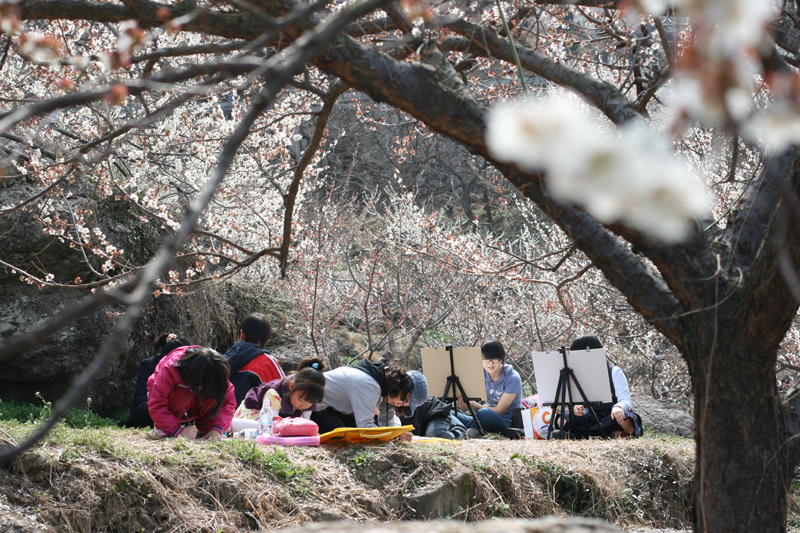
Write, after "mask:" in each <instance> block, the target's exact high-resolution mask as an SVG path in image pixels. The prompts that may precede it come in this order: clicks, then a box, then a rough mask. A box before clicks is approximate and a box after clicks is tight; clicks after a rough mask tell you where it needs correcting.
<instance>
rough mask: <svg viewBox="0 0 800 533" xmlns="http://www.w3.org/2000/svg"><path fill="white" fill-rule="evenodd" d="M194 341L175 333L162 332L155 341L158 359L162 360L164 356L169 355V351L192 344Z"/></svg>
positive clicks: (154, 348) (154, 347) (154, 349)
mask: <svg viewBox="0 0 800 533" xmlns="http://www.w3.org/2000/svg"><path fill="white" fill-rule="evenodd" d="M191 345H192V341H190V340H189V339H187V338H186V337H179V336H178V335H176V334H174V333H166V332H164V333H162V334H161V335H159V336H158V337H157V338H156V340H154V341H153V352H155V353H156V355H158V360H159V361H160V360H161V358H162V357H164V356H165V355H167V354H168V353H169V352H171V351H172V350H174V349H175V348H180V347H181V346H191Z"/></svg>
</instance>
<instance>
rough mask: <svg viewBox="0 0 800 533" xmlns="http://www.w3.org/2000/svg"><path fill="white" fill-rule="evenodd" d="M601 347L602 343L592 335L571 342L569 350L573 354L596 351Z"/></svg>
mask: <svg viewBox="0 0 800 533" xmlns="http://www.w3.org/2000/svg"><path fill="white" fill-rule="evenodd" d="M602 347H603V343H601V342H600V339H598V338H597V337H595V336H594V335H586V336H585V337H581V338H579V339H575V340H574V341H572V344H570V346H569V349H570V351H573V352H574V351H576V350H596V349H598V348H602Z"/></svg>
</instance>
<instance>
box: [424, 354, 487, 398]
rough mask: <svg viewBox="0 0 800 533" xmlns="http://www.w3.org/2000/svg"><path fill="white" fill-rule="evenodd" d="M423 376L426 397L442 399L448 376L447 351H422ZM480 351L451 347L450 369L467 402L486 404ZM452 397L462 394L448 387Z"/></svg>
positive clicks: (449, 394)
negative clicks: (468, 400) (451, 368)
mask: <svg viewBox="0 0 800 533" xmlns="http://www.w3.org/2000/svg"><path fill="white" fill-rule="evenodd" d="M421 353H422V373H423V374H424V375H425V379H427V380H428V394H432V395H434V396H437V397H441V396H442V394H444V389H445V387H446V386H447V378H448V377H449V376H450V352H448V351H447V349H446V348H422V350H421ZM481 359H483V358H482V357H481V349H480V348H455V347H454V348H453V368H454V369H455V374H456V376H458V380H459V381H460V382H461V386H462V387H464V392H465V393H466V394H467V397H468V398H469V399H470V400H475V401H484V402H485V401H486V382H485V380H484V378H483V363H481ZM447 395H448V396H449V397H451V398H455V397H456V396H460V395H461V393H460V392H459V391H458V390H457V389H454V387H450V390H449V391H448V393H447Z"/></svg>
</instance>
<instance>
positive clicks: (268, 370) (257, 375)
mask: <svg viewBox="0 0 800 533" xmlns="http://www.w3.org/2000/svg"><path fill="white" fill-rule="evenodd" d="M270 335H272V324H270V323H269V319H267V317H266V316H264V315H262V314H261V313H250V314H249V315H247V316H246V317H244V320H242V323H241V324H240V325H239V341H238V342H237V343H236V344H234V345H233V346H231V347H230V349H228V351H227V352H225V357H227V358H228V362H229V363H230V365H231V383H233V386H234V389H235V391H236V405H239V404H240V403H242V401H244V397H245V395H247V392H248V391H249V390H250V389H251V388H253V387H256V386H258V385H260V384H261V383H267V382H269V381H273V380H276V379H283V378H285V377H286V374H284V372H283V369H282V368H281V365H280V363H278V361H277V360H276V359H275V358H274V357H272V356H271V355H269V354H268V353H267V351H266V350H265V349H264V346H266V345H267V343H268V342H269V337H270Z"/></svg>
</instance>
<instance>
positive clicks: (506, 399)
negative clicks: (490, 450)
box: [454, 340, 522, 438]
mask: <svg viewBox="0 0 800 533" xmlns="http://www.w3.org/2000/svg"><path fill="white" fill-rule="evenodd" d="M481 357H482V363H483V378H484V382H485V384H486V405H483V404H480V403H478V402H475V401H472V400H470V402H469V403H470V405H471V406H472V408H473V409H474V410H475V416H476V417H477V418H478V420H479V421H480V423H481V427H482V428H483V430H484V431H488V432H490V433H499V434H500V435H504V436H506V437H509V438H519V437H518V435H516V434H515V433H514V432H512V431H510V430H509V428H510V427H511V417H512V414H513V413H514V408H517V407H522V379H521V378H520V377H519V373H518V372H517V371H516V370H514V367H512V366H511V365H509V364H506V363H505V359H506V351H505V349H504V348H503V345H502V344H501V343H500V341H497V340H490V341H486V342H484V343H483V344H482V345H481ZM459 406H460V407H461V408H462V409H466V408H467V405H466V404H465V403H464V402H463V401H462V398H459ZM454 415H455V416H456V417H457V418H458V419H459V420H460V421H461V422H462V423H463V424H464V425H465V426H466V427H468V428H476V427H477V424H476V423H475V419H474V418H472V416H470V415H468V414H465V413H454Z"/></svg>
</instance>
